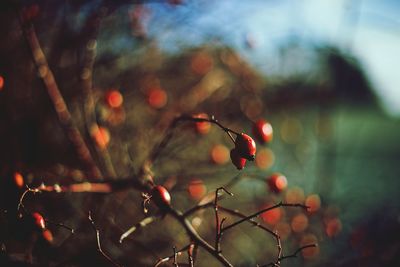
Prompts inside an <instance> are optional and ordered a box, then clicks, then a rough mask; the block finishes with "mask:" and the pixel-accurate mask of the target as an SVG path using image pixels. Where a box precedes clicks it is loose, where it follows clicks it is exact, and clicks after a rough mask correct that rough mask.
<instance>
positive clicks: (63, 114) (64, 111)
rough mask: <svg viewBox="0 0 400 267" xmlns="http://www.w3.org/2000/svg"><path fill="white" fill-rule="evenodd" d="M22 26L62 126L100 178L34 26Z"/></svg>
mask: <svg viewBox="0 0 400 267" xmlns="http://www.w3.org/2000/svg"><path fill="white" fill-rule="evenodd" d="M21 16H22V15H21ZM20 25H21V27H22V29H23V32H24V36H25V38H26V40H27V42H28V44H29V47H30V49H31V53H32V57H33V60H34V63H35V65H36V67H37V69H38V72H39V76H40V77H41V79H42V81H43V84H44V85H45V88H46V90H47V93H48V95H49V97H50V100H51V102H52V103H53V106H54V109H55V111H56V113H57V116H58V120H59V122H60V124H61V125H62V126H63V128H64V130H65V131H66V133H67V136H68V138H69V140H70V141H71V143H72V144H73V146H74V148H75V151H76V153H77V155H78V157H79V159H80V160H81V161H82V162H83V163H84V164H85V165H86V166H87V168H88V173H89V175H90V176H93V177H95V178H100V177H101V173H100V170H99V169H98V168H97V166H96V163H95V161H94V160H93V158H92V155H91V154H90V151H89V149H88V147H87V145H86V143H85V141H84V139H83V137H82V135H81V133H80V132H79V130H78V128H77V127H76V126H75V124H74V122H73V119H72V115H71V113H70V112H69V110H68V107H67V104H66V103H65V100H64V98H63V96H62V94H61V92H60V89H59V88H58V85H57V83H56V80H55V78H54V75H53V73H52V71H51V69H50V67H49V65H48V63H47V59H46V56H45V54H44V53H43V50H42V48H41V46H40V43H39V40H38V38H37V35H36V32H35V29H34V27H33V25H24V24H23V23H22V19H20Z"/></svg>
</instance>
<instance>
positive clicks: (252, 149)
mask: <svg viewBox="0 0 400 267" xmlns="http://www.w3.org/2000/svg"><path fill="white" fill-rule="evenodd" d="M235 149H236V150H237V152H238V153H239V155H240V156H241V157H242V158H245V159H247V160H250V161H253V160H254V158H255V155H256V143H255V142H254V140H253V138H251V137H250V136H249V135H247V134H244V133H241V134H238V135H237V137H236V140H235Z"/></svg>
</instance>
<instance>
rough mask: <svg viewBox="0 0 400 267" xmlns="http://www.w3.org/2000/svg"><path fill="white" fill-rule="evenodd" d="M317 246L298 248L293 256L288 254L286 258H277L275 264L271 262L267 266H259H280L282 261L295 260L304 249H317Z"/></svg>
mask: <svg viewBox="0 0 400 267" xmlns="http://www.w3.org/2000/svg"><path fill="white" fill-rule="evenodd" d="M317 246H318V244H308V245H305V246H302V247H300V248H298V249H297V250H296V251H295V252H294V253H293V254H290V255H287V256H281V257H279V258H278V259H277V261H276V262H271V263H268V264H266V265H263V266H261V267H269V266H280V262H281V261H282V260H285V259H289V258H297V256H298V254H299V253H300V252H301V251H303V250H304V249H307V248H315V247H317Z"/></svg>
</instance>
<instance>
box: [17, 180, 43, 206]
mask: <svg viewBox="0 0 400 267" xmlns="http://www.w3.org/2000/svg"><path fill="white" fill-rule="evenodd" d="M29 192H32V193H33V194H36V193H39V192H40V190H39V189H37V188H30V187H29V186H28V185H26V190H25V191H24V192H23V193H22V195H21V197H20V198H19V201H18V206H17V211H20V210H21V209H23V210H24V211H25V206H24V203H23V201H24V199H25V197H26V195H27V194H28V193H29Z"/></svg>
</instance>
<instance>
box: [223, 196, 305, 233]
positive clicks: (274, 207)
mask: <svg viewBox="0 0 400 267" xmlns="http://www.w3.org/2000/svg"><path fill="white" fill-rule="evenodd" d="M279 207H300V208H303V209H307V208H308V207H307V206H305V205H303V204H290V203H283V202H279V203H278V204H276V205H274V206H271V207H268V208H265V209H262V210H260V211H257V212H256V213H253V214H251V215H249V216H247V217H245V218H242V219H241V220H239V221H237V222H234V223H232V224H230V225H228V226H225V227H224V228H222V229H221V230H222V231H223V232H224V231H227V230H229V229H232V228H233V227H235V226H236V225H239V224H241V223H243V222H245V221H248V220H249V219H252V218H254V217H257V216H258V215H260V214H262V213H264V212H267V211H269V210H273V209H276V208H279Z"/></svg>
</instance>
